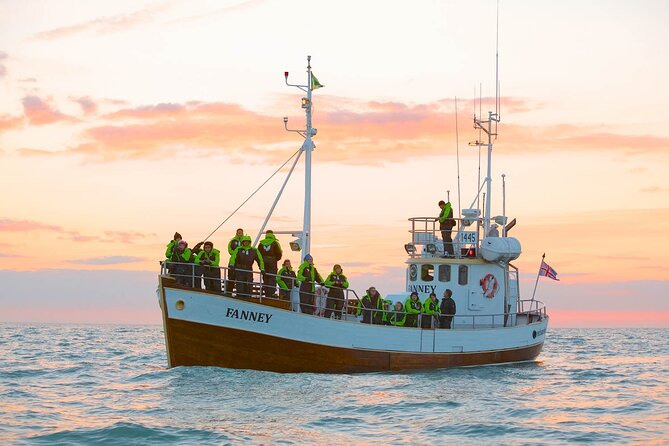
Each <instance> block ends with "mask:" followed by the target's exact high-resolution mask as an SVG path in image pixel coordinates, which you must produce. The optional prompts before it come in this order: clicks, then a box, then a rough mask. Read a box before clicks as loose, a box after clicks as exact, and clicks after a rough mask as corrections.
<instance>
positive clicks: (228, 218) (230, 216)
mask: <svg viewBox="0 0 669 446" xmlns="http://www.w3.org/2000/svg"><path fill="white" fill-rule="evenodd" d="M300 150H302V149H301V148H300V149H297V150H296V151H295V153H293V154H292V155H291V156H290V158H288V159H287V160H286V161H285V162H284V163H283V164H282V165H281V166H279V168H278V169H276V170H275V171H274V173H273V174H272V175H270V176H269V178H267V179H266V180H265V181H264V182H263V183H262V184H261V185H260V186H258V188H257V189H256V190H254V191H253V193H252V194H251V195H249V196H248V198H247V199H246V200H244V202H242V204H240V205H239V206H237V209H235V210H234V211H232V214H230V215H228V217H227V218H226V219H225V220H223V223H221V224H220V225H218V226H217V227H216V229H214V230H213V231H211V234H209V235H208V236H207V237H206V238H205V239H204V240H203V241H205V242H206V241H207V240H209V237H211V236H212V235H214V233H215V232H216V231H218V230H219V229H221V226H223V225H224V224H225V223H226V222H227V221H228V220H230V218H232V216H233V215H235V214H236V213H237V211H238V210H240V209H241V208H242V206H244V205H245V204H246V203H247V202H248V201H249V200H250V199H251V198H253V196H254V195H255V194H256V193H258V191H259V190H260V189H262V188H263V186H265V184H267V183H268V182H269V180H271V179H272V178H273V177H274V175H276V174H277V173H279V171H281V169H283V168H284V167H285V166H286V164H288V162H289V161H290V160H292V159H293V157H294V156H295V155H297V154H298V153H299V152H300Z"/></svg>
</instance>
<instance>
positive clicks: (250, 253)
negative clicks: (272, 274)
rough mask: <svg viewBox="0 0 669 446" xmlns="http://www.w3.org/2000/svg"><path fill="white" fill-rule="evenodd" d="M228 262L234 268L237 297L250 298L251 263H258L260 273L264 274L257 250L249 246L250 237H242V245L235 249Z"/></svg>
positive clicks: (263, 265)
mask: <svg viewBox="0 0 669 446" xmlns="http://www.w3.org/2000/svg"><path fill="white" fill-rule="evenodd" d="M230 261H231V262H232V263H233V264H234V268H235V283H236V286H237V296H242V297H251V292H252V291H253V262H256V263H258V267H259V268H260V272H261V273H264V272H265V264H264V263H263V260H262V256H261V255H260V253H259V252H258V249H257V248H254V247H253V246H251V237H249V236H248V235H244V236H242V245H241V246H238V247H237V248H235V251H234V252H233V253H232V257H231V258H230Z"/></svg>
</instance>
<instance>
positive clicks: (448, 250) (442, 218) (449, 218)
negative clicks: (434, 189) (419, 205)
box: [439, 200, 455, 257]
mask: <svg viewBox="0 0 669 446" xmlns="http://www.w3.org/2000/svg"><path fill="white" fill-rule="evenodd" d="M439 207H440V208H441V212H440V213H439V230H440V231H441V238H442V240H443V241H444V257H453V256H454V254H453V239H452V238H451V230H452V229H453V226H455V220H454V219H453V207H452V206H451V202H450V201H449V202H445V201H444V200H441V201H440V202H439Z"/></svg>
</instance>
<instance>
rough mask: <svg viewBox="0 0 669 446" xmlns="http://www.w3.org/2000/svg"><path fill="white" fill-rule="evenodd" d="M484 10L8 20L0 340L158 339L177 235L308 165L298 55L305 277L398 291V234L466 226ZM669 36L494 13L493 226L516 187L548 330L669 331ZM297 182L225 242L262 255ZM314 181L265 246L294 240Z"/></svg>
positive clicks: (598, 9)
mask: <svg viewBox="0 0 669 446" xmlns="http://www.w3.org/2000/svg"><path fill="white" fill-rule="evenodd" d="M495 7H496V2H495V1H493V0H478V1H416V2H402V1H383V2H381V1H364V2H360V1H340V2H336V4H333V3H331V2H329V3H326V2H314V1H300V0H295V1H290V2H285V1H278V0H266V1H263V0H236V1H232V0H230V1H202V0H193V1H190V2H177V1H137V0H133V1H123V0H119V1H115V2H103V1H89V2H79V1H67V0H60V1H35V0H23V1H8V0H0V92H1V93H0V165H1V166H2V173H1V174H0V189H1V190H2V191H3V193H2V194H0V283H2V287H0V304H1V308H2V309H1V310H0V321H4V322H74V323H160V311H159V309H158V305H157V299H156V294H155V289H156V284H157V280H156V279H157V275H158V273H159V263H158V262H159V261H160V260H162V256H163V254H164V250H165V245H166V244H167V243H168V241H169V240H170V239H171V237H172V235H173V233H174V232H175V231H179V232H180V233H181V234H183V236H184V238H185V239H186V240H187V241H189V243H190V245H191V246H192V245H194V244H195V243H196V242H198V241H200V240H202V239H203V238H204V237H206V236H207V235H208V234H210V233H211V232H212V231H213V230H214V229H215V228H216V227H217V226H218V225H219V224H220V223H221V222H223V221H224V220H225V219H226V218H227V217H228V216H229V215H230V214H231V213H232V211H233V210H234V209H235V208H237V206H238V205H239V204H241V203H242V202H243V201H244V200H245V199H246V198H247V197H248V195H249V194H250V193H251V192H252V191H253V190H255V188H256V187H258V186H259V185H260V184H261V183H262V182H263V181H264V180H265V179H266V178H267V177H268V176H269V175H271V173H272V172H274V171H275V170H276V169H277V168H278V167H279V166H280V165H281V164H283V162H284V161H286V160H287V159H288V158H289V157H290V156H291V155H292V154H293V153H294V152H295V151H296V150H297V149H298V148H299V147H300V145H301V138H300V137H299V136H298V135H296V134H295V133H289V132H286V131H285V130H284V127H283V119H282V118H283V117H284V116H287V117H288V118H289V127H291V128H299V127H301V126H303V122H304V114H303V112H302V110H301V108H300V98H301V93H300V91H299V90H296V89H294V88H289V87H287V86H286V85H285V83H284V76H283V73H284V71H289V72H290V77H289V80H290V81H291V82H292V83H298V82H299V83H303V82H305V81H306V73H305V67H306V56H307V55H311V56H312V61H311V64H312V67H313V70H314V73H315V74H316V76H318V79H319V80H320V82H321V83H322V84H323V85H324V86H325V87H324V88H322V89H319V90H317V91H315V92H314V127H316V128H318V135H317V136H316V138H315V143H316V150H315V151H314V153H313V197H314V201H313V217H312V229H313V234H312V240H313V241H312V254H313V255H314V257H315V261H316V265H317V266H318V267H319V269H320V271H321V273H323V274H326V273H327V272H329V271H330V269H331V266H332V265H333V264H334V263H341V264H342V265H343V267H344V273H345V274H347V275H348V276H349V279H350V281H351V285H352V287H353V288H355V289H356V290H358V291H362V290H364V289H366V288H367V287H368V286H370V285H372V284H373V285H375V286H376V287H377V288H378V289H379V291H380V292H381V293H382V294H389V293H394V292H399V291H402V290H403V288H404V278H405V263H404V262H405V261H406V254H405V252H404V249H403V245H404V243H406V242H408V241H409V239H408V232H407V231H408V230H409V223H408V221H407V219H408V218H409V217H417V216H421V217H424V216H436V215H437V214H438V212H439V209H438V208H437V206H436V203H437V202H438V201H439V200H440V199H442V198H445V197H446V196H448V194H449V193H450V199H451V201H452V202H453V204H454V207H455V208H456V209H459V208H467V207H469V205H470V204H471V203H472V201H473V200H474V198H475V195H476V190H477V182H478V171H479V166H480V168H481V169H482V170H483V171H485V168H486V165H485V157H484V160H483V164H481V165H479V152H478V149H477V148H473V147H469V146H468V143H469V142H470V141H474V140H476V139H477V137H478V135H477V133H476V132H475V130H474V129H473V128H472V116H473V115H474V113H479V110H480V111H482V112H483V113H484V114H485V113H486V112H487V110H489V109H491V107H493V108H494V97H495V45H496V31H495V21H496V16H495ZM668 20H669V3H667V2H664V1H661V0H657V1H650V0H641V1H631V0H630V1H605V0H599V1H597V0H596V1H592V2H582V1H570V0H567V1H561V2H554V1H544V0H537V1H532V2H528V1H520V0H518V1H514V0H501V1H500V11H499V79H500V96H501V99H500V101H501V113H500V114H501V119H502V121H501V123H500V125H499V129H498V130H499V137H498V140H497V142H496V144H495V149H494V155H493V162H492V171H493V176H492V178H493V180H492V199H493V204H492V207H491V209H492V213H493V215H496V214H501V210H502V190H501V175H502V174H505V179H506V210H507V215H508V216H509V218H516V219H517V221H518V224H517V225H516V227H515V228H514V229H513V233H512V234H511V235H513V236H515V237H517V238H518V239H519V240H520V241H521V244H522V250H523V253H522V255H521V257H520V258H519V259H518V260H516V261H515V262H514V264H515V265H516V266H518V267H519V268H520V270H521V297H522V298H529V297H530V296H531V294H532V289H533V287H534V284H535V279H536V274H537V270H538V267H539V264H540V261H541V255H542V254H543V253H546V261H547V262H548V263H549V264H550V265H551V266H552V267H553V268H555V269H556V270H557V271H558V273H559V277H560V281H559V282H555V281H551V280H548V279H541V280H540V281H539V285H538V291H537V299H539V300H540V301H542V302H544V303H545V304H546V305H547V306H548V311H549V314H550V315H551V325H552V326H554V327H669V291H667V290H668V289H669V268H668V267H667V264H668V263H669V254H668V253H669V236H668V235H667V234H669V176H668V175H667V172H668V167H669V150H668V149H669V127H668V126H667V125H666V122H665V119H666V116H667V115H666V104H668V103H669V85H668V84H667V82H666V79H668V78H669V59H668V58H667V56H666V42H668V41H669V28H667V26H666V23H667V21H668ZM456 98H457V99H456ZM456 100H457V108H456ZM458 154H459V157H458V156H457V155H458ZM458 161H459V171H458V167H457V166H458ZM285 173H286V169H284V170H283V171H282V173H281V174H280V175H277V176H276V177H275V178H273V179H272V180H271V181H270V182H269V183H268V184H267V186H266V187H265V188H263V189H262V190H261V191H260V192H259V193H258V194H257V195H256V196H255V197H254V198H253V199H252V200H251V201H249V203H248V204H247V205H245V206H244V207H243V208H242V209H241V210H240V211H239V212H238V213H236V214H235V215H234V216H233V217H232V218H231V219H230V220H229V221H228V222H227V223H225V224H224V225H223V226H222V227H221V228H220V229H219V230H218V231H217V232H216V233H214V235H213V236H212V241H213V242H214V245H215V246H216V247H218V248H221V249H225V245H226V244H227V242H228V240H229V239H230V238H231V236H232V235H233V233H234V231H235V229H236V228H238V227H242V228H244V229H245V231H246V232H247V233H249V234H250V235H252V236H253V237H254V238H255V235H256V234H257V231H258V230H259V228H260V226H261V224H262V221H263V219H264V217H265V215H266V213H267V211H268V210H269V207H270V206H271V204H272V201H273V199H274V197H275V194H276V192H277V190H278V188H279V187H280V186H281V182H282V181H283V178H284V177H285ZM303 174H304V171H303V168H297V170H296V172H295V174H294V177H293V179H292V181H291V182H290V183H289V185H288V186H287V188H286V191H285V192H284V197H283V199H282V201H281V202H280V203H279V205H278V206H277V208H276V210H275V212H274V215H273V217H272V219H271V220H270V223H269V226H268V228H272V229H274V230H277V231H281V230H294V229H297V228H299V226H300V222H301V219H302V206H303V204H302V203H303V202H302V200H303ZM458 190H459V191H460V192H459V193H458ZM458 196H459V197H460V198H459V199H458ZM280 240H281V242H282V244H283V245H284V247H285V248H286V251H287V245H288V241H290V238H285V237H280ZM289 257H290V258H291V259H292V260H293V263H294V264H297V263H298V256H297V255H295V253H290V256H289Z"/></svg>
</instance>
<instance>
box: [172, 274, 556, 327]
mask: <svg viewBox="0 0 669 446" xmlns="http://www.w3.org/2000/svg"><path fill="white" fill-rule="evenodd" d="M176 267H179V268H180V271H187V272H186V273H183V272H181V273H177V272H175V269H176ZM197 267H198V265H194V264H192V263H175V262H161V274H169V275H170V276H173V277H174V278H175V279H176V281H177V283H178V284H179V285H181V286H184V287H186V288H195V289H199V290H202V289H203V284H202V279H203V277H202V276H198V275H197V274H198V270H197ZM219 270H220V279H219V278H218V277H216V278H215V279H214V280H216V281H218V282H219V283H220V286H219V288H218V290H213V291H214V292H217V293H219V294H223V295H226V296H229V297H235V298H238V299H248V298H251V297H254V298H258V299H259V301H260V302H261V303H262V302H263V300H275V301H284V302H290V306H291V307H292V308H291V309H292V310H293V311H296V312H300V313H306V314H308V315H312V316H316V317H331V318H334V319H340V320H341V321H343V322H355V323H357V322H361V316H362V315H363V313H364V312H369V313H368V316H369V320H370V322H371V323H372V324H375V325H390V323H389V322H387V321H389V320H390V316H391V315H392V313H395V311H394V310H393V308H392V307H391V306H392V304H389V308H388V309H385V308H379V309H377V308H367V307H365V306H364V305H363V304H362V301H361V300H360V297H359V296H358V294H357V293H356V292H355V290H351V289H342V292H343V295H344V298H343V299H340V298H336V297H331V296H322V295H320V294H319V293H318V291H317V292H316V293H310V292H299V291H298V290H294V291H291V293H300V294H303V296H302V297H303V299H298V300H296V299H295V298H294V297H292V296H294V295H293V294H291V297H288V298H285V297H268V296H266V295H265V294H266V292H265V293H263V290H266V289H267V285H266V283H265V282H264V280H263V274H262V273H260V272H256V271H245V270H244V272H251V273H252V278H253V279H254V280H253V281H251V282H240V281H239V280H235V281H234V282H235V283H245V284H248V285H249V286H250V294H245V295H242V294H239V293H237V290H236V287H235V289H234V293H233V292H232V291H233V290H230V291H225V290H226V285H227V284H228V283H229V282H232V279H230V274H229V268H227V267H219ZM199 271H200V272H201V273H204V272H206V271H205V270H203V269H201V270H199ZM268 275H269V276H274V277H276V275H275V274H270V273H267V272H266V273H265V276H268ZM205 278H206V277H205ZM255 278H257V279H258V280H255ZM326 288H328V289H331V288H334V287H326ZM305 297H306V299H304V298H305ZM328 307H330V308H328ZM399 313H400V315H403V314H405V312H399ZM439 316H444V315H428V314H418V315H416V327H417V328H421V327H422V328H424V329H434V328H440V319H439ZM545 317H546V307H545V305H544V304H543V303H542V302H540V301H538V300H521V301H518V311H517V312H515V313H512V312H509V313H498V314H481V315H460V314H455V315H454V316H453V323H452V328H454V329H458V330H467V329H483V328H501V327H514V326H518V325H528V324H532V323H536V322H540V321H542V320H544V318H545ZM425 318H429V319H430V320H429V324H428V323H425V325H426V326H425V327H423V323H424V322H425V321H424V319H425ZM400 319H401V317H400ZM398 327H401V326H398Z"/></svg>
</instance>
